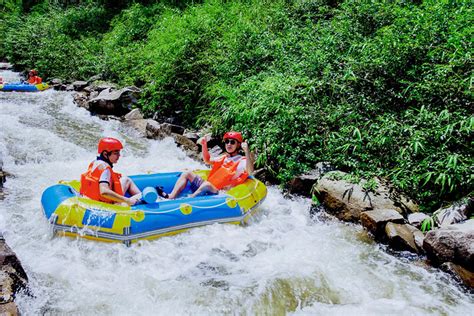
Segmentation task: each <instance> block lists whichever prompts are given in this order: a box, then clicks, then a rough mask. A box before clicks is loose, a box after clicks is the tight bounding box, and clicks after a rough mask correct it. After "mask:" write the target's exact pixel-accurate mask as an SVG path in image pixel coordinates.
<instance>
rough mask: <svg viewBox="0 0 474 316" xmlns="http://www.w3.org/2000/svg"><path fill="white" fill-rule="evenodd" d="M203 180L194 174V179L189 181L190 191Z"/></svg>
mask: <svg viewBox="0 0 474 316" xmlns="http://www.w3.org/2000/svg"><path fill="white" fill-rule="evenodd" d="M203 182H204V180H203V179H202V178H201V177H200V176H198V175H196V176H195V177H194V180H193V181H192V182H191V191H193V192H196V190H197V189H199V187H200V186H201V184H202V183H203Z"/></svg>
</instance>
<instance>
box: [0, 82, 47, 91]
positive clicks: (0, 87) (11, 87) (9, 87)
mask: <svg viewBox="0 0 474 316" xmlns="http://www.w3.org/2000/svg"><path fill="white" fill-rule="evenodd" d="M48 88H49V85H48V84H47V83H44V82H43V83H39V84H28V83H21V82H15V83H5V84H0V91H19V92H37V91H43V90H46V89H48Z"/></svg>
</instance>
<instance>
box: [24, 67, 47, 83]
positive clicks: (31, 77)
mask: <svg viewBox="0 0 474 316" xmlns="http://www.w3.org/2000/svg"><path fill="white" fill-rule="evenodd" d="M26 81H27V82H28V83H29V84H40V83H42V82H43V79H41V77H39V76H38V71H37V70H36V69H31V70H30V71H29V72H28V78H27V79H26Z"/></svg>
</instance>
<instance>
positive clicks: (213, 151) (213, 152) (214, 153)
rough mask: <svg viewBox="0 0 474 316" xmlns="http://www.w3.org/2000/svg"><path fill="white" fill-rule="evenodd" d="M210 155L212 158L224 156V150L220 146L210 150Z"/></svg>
mask: <svg viewBox="0 0 474 316" xmlns="http://www.w3.org/2000/svg"><path fill="white" fill-rule="evenodd" d="M209 154H211V157H216V156H219V155H221V154H222V148H220V147H219V146H214V147H212V148H211V149H209Z"/></svg>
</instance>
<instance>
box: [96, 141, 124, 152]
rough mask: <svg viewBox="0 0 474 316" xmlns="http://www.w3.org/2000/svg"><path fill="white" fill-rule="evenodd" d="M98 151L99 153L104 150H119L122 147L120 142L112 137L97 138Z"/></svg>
mask: <svg viewBox="0 0 474 316" xmlns="http://www.w3.org/2000/svg"><path fill="white" fill-rule="evenodd" d="M98 147H99V148H98V152H99V154H101V153H102V152H103V151H104V150H105V151H109V152H110V151H114V150H121V149H122V148H123V145H122V143H121V142H120V141H119V140H118V139H116V138H112V137H104V138H101V139H100V140H99V146H98Z"/></svg>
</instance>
